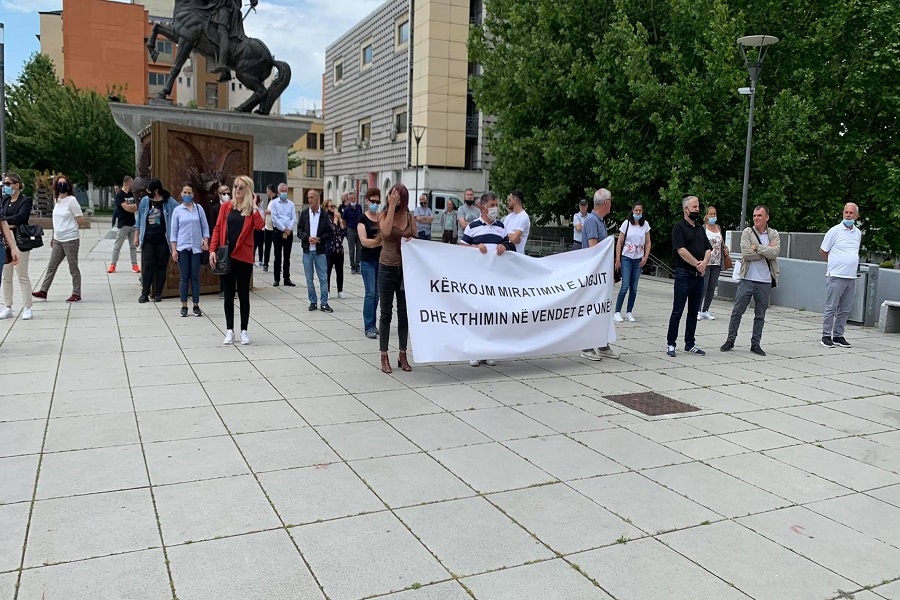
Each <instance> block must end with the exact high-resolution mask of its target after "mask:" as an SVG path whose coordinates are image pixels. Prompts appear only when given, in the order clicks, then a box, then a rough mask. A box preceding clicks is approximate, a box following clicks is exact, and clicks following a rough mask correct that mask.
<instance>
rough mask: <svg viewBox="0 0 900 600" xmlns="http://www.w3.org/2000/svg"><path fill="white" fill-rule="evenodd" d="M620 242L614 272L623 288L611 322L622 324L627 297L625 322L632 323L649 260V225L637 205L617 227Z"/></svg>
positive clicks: (640, 205) (634, 205) (617, 241)
mask: <svg viewBox="0 0 900 600" xmlns="http://www.w3.org/2000/svg"><path fill="white" fill-rule="evenodd" d="M619 232H620V235H619V239H617V240H616V270H617V271H618V270H619V269H621V270H622V287H621V288H619V296H618V298H616V312H615V314H614V315H613V320H614V321H616V322H617V323H621V322H622V320H623V319H622V304H624V302H625V295H626V294H628V307H627V310H626V311H625V319H627V320H628V321H634V320H635V319H634V315H632V314H631V313H632V311H633V310H634V302H635V300H636V299H637V288H638V280H639V279H640V278H641V271H642V270H643V268H644V265H646V264H647V260H648V259H649V258H650V223H648V222H647V220H646V219H645V218H644V207H643V205H642V204H641V203H640V202H635V203H634V204H633V205H632V206H631V215H629V217H628V218H627V219H625V220H624V221H623V222H622V226H621V227H619Z"/></svg>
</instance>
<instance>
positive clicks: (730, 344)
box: [719, 340, 734, 352]
mask: <svg viewBox="0 0 900 600" xmlns="http://www.w3.org/2000/svg"><path fill="white" fill-rule="evenodd" d="M732 348H734V342H732V341H731V340H726V342H725V343H724V344H722V347H721V348H719V350H721V351H722V352H728V351H729V350H731V349H732Z"/></svg>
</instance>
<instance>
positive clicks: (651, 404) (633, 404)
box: [604, 392, 700, 417]
mask: <svg viewBox="0 0 900 600" xmlns="http://www.w3.org/2000/svg"><path fill="white" fill-rule="evenodd" d="M604 398H606V399H607V400H612V401H613V402H615V403H617V404H621V405H622V406H627V407H628V408H630V409H631V410H636V411H638V412H639V413H643V414H645V415H647V416H650V417H659V416H661V415H674V414H678V413H687V412H694V411H696V410H700V409H699V408H697V407H696V406H691V405H690V404H685V403H684V402H679V401H678V400H673V399H672V398H668V397H666V396H663V395H662V394H657V393H656V392H641V393H640V394H618V395H615V396H604Z"/></svg>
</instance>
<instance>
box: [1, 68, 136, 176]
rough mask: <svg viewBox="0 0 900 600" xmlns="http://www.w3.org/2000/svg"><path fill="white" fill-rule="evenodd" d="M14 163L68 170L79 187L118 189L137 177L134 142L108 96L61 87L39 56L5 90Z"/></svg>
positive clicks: (39, 167) (18, 165) (11, 152)
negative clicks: (124, 180) (127, 178)
mask: <svg viewBox="0 0 900 600" xmlns="http://www.w3.org/2000/svg"><path fill="white" fill-rule="evenodd" d="M6 110H7V113H6V123H7V147H8V151H9V162H10V164H13V165H16V166H17V167H20V168H22V169H23V170H35V171H43V170H45V169H49V170H50V171H57V172H63V173H65V174H66V175H68V176H69V177H70V178H72V180H73V181H74V182H75V183H76V184H80V185H86V184H89V183H93V184H94V185H100V186H105V185H113V184H115V183H118V182H119V181H121V179H122V177H123V176H125V175H128V174H132V175H133V174H134V144H133V142H132V141H131V139H130V138H129V137H128V136H127V135H126V134H125V132H123V131H122V130H121V129H119V127H118V126H117V125H116V124H115V122H114V121H113V117H112V113H111V112H110V110H109V103H108V100H107V98H106V97H105V96H101V95H100V94H98V93H97V92H96V91H94V90H79V89H78V88H76V87H75V86H74V85H72V84H71V83H65V84H64V83H62V82H60V81H59V80H58V79H57V77H56V73H55V71H54V68H53V63H52V62H50V59H49V58H48V57H47V56H46V55H44V54H37V53H36V54H34V55H32V56H31V59H30V60H29V61H28V63H26V65H25V67H24V68H23V70H22V74H21V75H20V76H19V78H18V79H17V80H16V82H15V83H13V84H11V85H8V86H7V87H6Z"/></svg>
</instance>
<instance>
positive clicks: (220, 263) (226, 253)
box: [212, 215, 231, 276]
mask: <svg viewBox="0 0 900 600" xmlns="http://www.w3.org/2000/svg"><path fill="white" fill-rule="evenodd" d="M212 272H213V275H219V276H221V275H228V274H229V273H230V272H231V248H229V247H228V215H225V243H224V244H223V245H221V246H219V247H218V248H216V266H215V268H214V269H213V270H212Z"/></svg>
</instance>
